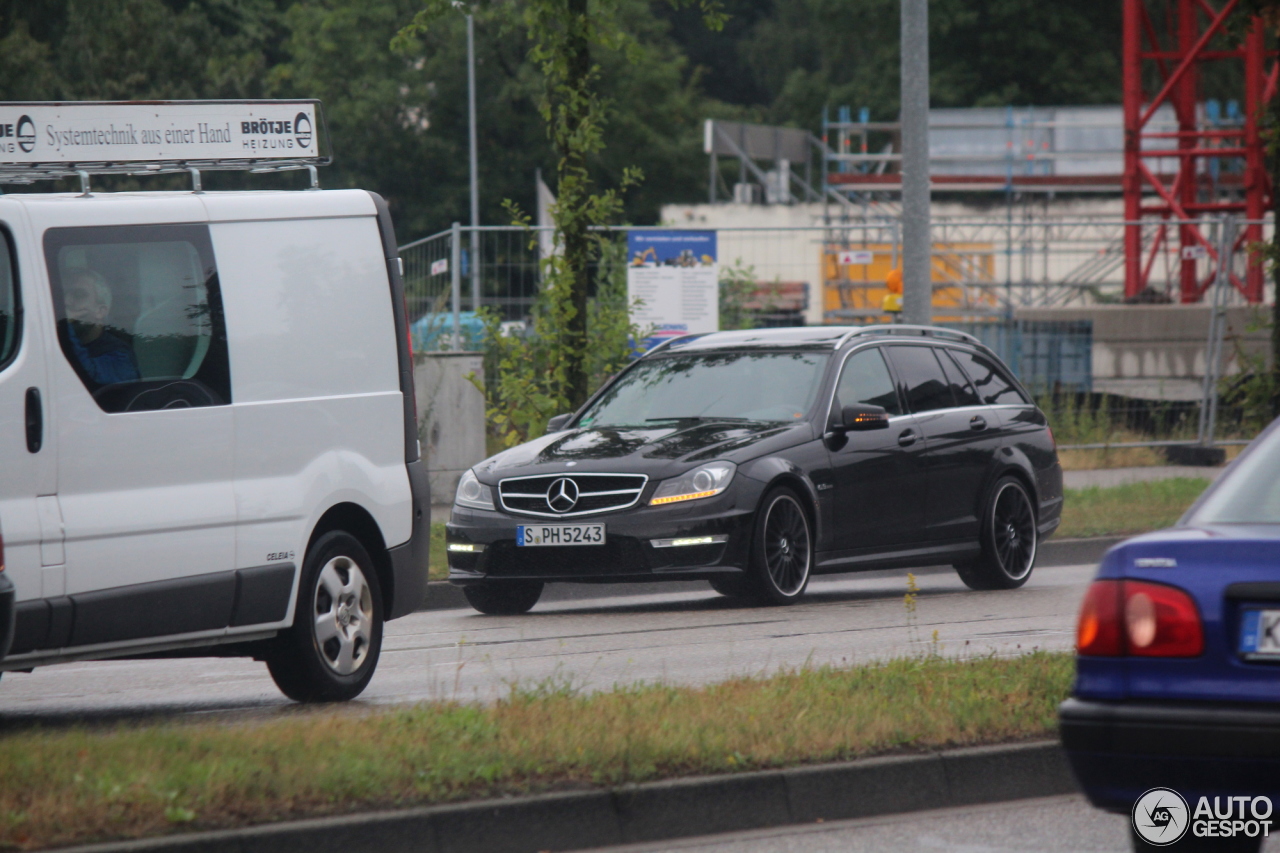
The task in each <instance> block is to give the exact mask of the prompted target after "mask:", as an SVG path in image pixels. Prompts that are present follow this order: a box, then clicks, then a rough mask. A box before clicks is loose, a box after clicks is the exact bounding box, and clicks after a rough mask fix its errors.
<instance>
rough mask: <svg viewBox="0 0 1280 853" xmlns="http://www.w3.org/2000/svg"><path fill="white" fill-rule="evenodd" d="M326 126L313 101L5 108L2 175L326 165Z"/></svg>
mask: <svg viewBox="0 0 1280 853" xmlns="http://www.w3.org/2000/svg"><path fill="white" fill-rule="evenodd" d="M322 125H323V119H322V117H321V115H320V104H319V102H318V101H314V100H298V101H128V102H107V101H79V102H62V103H36V102H0V171H4V172H15V171H21V170H23V169H24V168H31V169H34V170H41V171H44V170H49V171H57V170H58V167H59V166H62V167H63V168H67V167H70V166H73V165H74V166H81V165H87V164H94V165H99V166H104V167H114V168H112V169H111V170H112V171H115V170H124V169H128V168H129V167H130V166H131V165H135V166H136V165H138V164H171V165H176V164H191V165H199V166H200V167H201V168H215V169H216V168H219V167H222V168H227V167H232V168H246V167H251V165H252V163H256V162H262V161H267V162H266V163H264V165H267V164H269V163H270V162H273V161H295V162H309V163H312V164H320V163H325V162H328V158H327V157H326V158H321V156H320V135H321V133H322V131H323V126H322ZM93 171H100V169H94V170H93Z"/></svg>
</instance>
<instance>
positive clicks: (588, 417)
mask: <svg viewBox="0 0 1280 853" xmlns="http://www.w3.org/2000/svg"><path fill="white" fill-rule="evenodd" d="M829 357H830V354H829V353H814V352H717V353H699V354H688V355H671V356H666V357H661V358H653V359H647V360H645V361H642V362H640V363H639V364H637V365H636V366H635V367H633V368H632V369H631V370H629V371H628V372H627V374H626V375H625V376H623V377H622V379H620V380H619V381H618V382H616V383H614V385H613V386H612V387H611V388H609V389H608V390H607V391H606V392H605V393H604V395H603V396H601V397H600V399H599V400H597V401H596V402H595V403H594V404H593V405H592V406H591V408H589V409H588V410H587V411H586V413H585V414H584V415H583V416H582V419H581V420H579V421H578V426H583V427H586V426H596V427H600V426H637V425H642V424H650V425H651V424H653V423H654V422H659V421H676V420H685V419H716V420H720V419H736V420H749V421H797V420H800V419H801V418H803V417H804V416H805V413H806V412H808V411H809V408H810V406H812V405H813V400H814V397H815V396H816V395H817V393H818V385H819V384H820V383H821V382H822V371H823V368H824V367H825V365H826V362H827V359H828V358H829Z"/></svg>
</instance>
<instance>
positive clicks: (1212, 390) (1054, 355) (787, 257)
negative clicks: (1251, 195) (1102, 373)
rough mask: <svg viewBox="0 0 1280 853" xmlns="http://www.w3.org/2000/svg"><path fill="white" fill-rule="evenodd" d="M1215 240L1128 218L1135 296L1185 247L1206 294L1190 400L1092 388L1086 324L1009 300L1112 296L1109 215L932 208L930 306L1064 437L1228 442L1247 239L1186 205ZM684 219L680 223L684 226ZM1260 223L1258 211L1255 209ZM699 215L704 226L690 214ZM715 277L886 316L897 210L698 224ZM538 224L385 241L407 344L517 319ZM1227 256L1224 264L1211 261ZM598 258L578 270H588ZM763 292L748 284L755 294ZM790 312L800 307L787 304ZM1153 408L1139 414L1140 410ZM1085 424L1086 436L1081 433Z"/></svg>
mask: <svg viewBox="0 0 1280 853" xmlns="http://www.w3.org/2000/svg"><path fill="white" fill-rule="evenodd" d="M1195 222H1196V224H1197V225H1198V227H1199V228H1200V230H1201V231H1202V232H1203V233H1205V234H1206V235H1207V236H1208V238H1209V240H1210V242H1211V243H1212V244H1213V248H1214V249H1215V251H1213V252H1209V251H1205V252H1201V253H1197V254H1196V255H1195V256H1194V257H1193V258H1190V259H1188V258H1187V257H1186V256H1185V255H1183V254H1181V253H1180V252H1179V249H1178V247H1177V246H1176V245H1174V241H1172V240H1168V239H1162V235H1165V234H1167V232H1168V231H1169V230H1170V229H1172V228H1173V226H1175V225H1178V224H1180V223H1178V222H1173V221H1169V222H1166V223H1164V224H1159V223H1156V224H1153V223H1151V222H1149V221H1144V222H1143V223H1141V227H1142V229H1143V230H1144V245H1149V246H1150V247H1151V249H1150V251H1149V252H1148V253H1147V255H1146V257H1145V260H1144V264H1145V266H1146V268H1147V269H1148V270H1150V271H1151V276H1150V280H1151V281H1153V282H1156V283H1161V282H1162V286H1163V288H1164V290H1163V291H1160V290H1159V288H1157V289H1156V292H1155V293H1154V294H1147V295H1146V298H1148V299H1154V300H1156V301H1163V300H1164V299H1168V300H1169V301H1176V300H1177V294H1178V292H1179V290H1178V289H1179V287H1180V276H1181V274H1182V271H1183V269H1184V267H1183V264H1184V262H1187V261H1188V260H1191V261H1194V264H1195V267H1196V275H1197V278H1198V280H1200V281H1202V282H1204V283H1205V285H1206V286H1207V291H1206V295H1205V301H1206V302H1208V303H1210V304H1211V305H1213V306H1214V312H1213V320H1212V322H1211V323H1210V332H1209V334H1208V336H1207V338H1206V340H1205V344H1204V346H1205V349H1204V363H1205V365H1207V367H1206V370H1205V376H1204V380H1203V386H1202V393H1201V394H1200V398H1199V399H1198V400H1194V401H1189V400H1184V401H1172V402H1171V401H1148V400H1128V399H1127V398H1123V397H1115V396H1110V397H1108V396H1106V395H1100V394H1098V393H1096V389H1095V388H1094V386H1093V364H1092V350H1093V338H1092V330H1091V328H1090V327H1089V324H1088V323H1087V322H1061V321H1054V322H1045V321H1039V322H1033V321H1030V320H1024V319H1018V318H1016V317H1015V316H1014V315H1015V313H1016V312H1017V310H1018V309H1019V308H1021V307H1024V306H1026V307H1066V306H1073V305H1074V306H1080V305H1088V304H1096V303H1098V302H1119V301H1121V298H1122V296H1123V278H1124V254H1123V237H1124V231H1125V226H1126V225H1128V224H1132V223H1126V222H1124V221H1123V220H1120V219H1114V218H1111V219H1108V218H1103V217H1096V218H1089V217H1082V218H1074V219H1068V218H1056V219H1055V218H1041V219H1034V218H1015V217H1012V216H1000V217H990V218H983V219H975V218H958V217H945V216H940V217H937V218H935V220H934V222H933V230H932V233H933V248H932V259H933V271H932V278H933V289H934V298H933V303H934V319H935V322H938V323H939V324H941V325H948V326H953V327H955V328H958V329H962V330H964V331H967V332H970V333H971V334H974V335H976V336H977V337H978V338H979V339H980V340H983V341H984V342H985V343H987V344H988V345H989V346H991V347H992V349H994V350H995V351H996V352H998V353H999V354H1000V355H1001V356H1002V357H1003V358H1004V359H1005V361H1007V362H1008V363H1009V364H1010V366H1011V367H1012V368H1013V369H1014V370H1015V371H1016V372H1017V373H1018V375H1019V376H1020V377H1021V378H1022V379H1023V381H1024V383H1025V384H1026V385H1027V386H1028V387H1029V388H1033V389H1035V393H1037V394H1038V395H1042V396H1044V398H1045V401H1046V405H1047V406H1048V407H1049V408H1051V409H1052V410H1053V411H1054V412H1055V413H1056V414H1055V418H1056V419H1057V420H1060V421H1061V422H1063V423H1073V424H1076V425H1077V426H1079V425H1080V424H1081V423H1084V421H1083V420H1082V418H1084V416H1085V414H1088V418H1084V420H1087V421H1088V422H1089V424H1090V425H1089V427H1088V428H1087V429H1085V428H1081V429H1074V428H1073V429H1071V430H1064V431H1063V432H1064V435H1063V436H1061V437H1060V440H1061V439H1062V438H1065V437H1066V435H1072V436H1073V437H1075V438H1078V439H1079V440H1073V441H1071V442H1070V444H1069V446H1074V447H1121V446H1131V445H1142V446H1159V445H1160V444H1162V443H1170V442H1174V443H1187V442H1192V443H1205V444H1207V443H1212V442H1215V441H1217V442H1218V443H1223V442H1224V441H1242V440H1244V439H1245V438H1246V437H1247V436H1246V433H1249V431H1250V430H1251V429H1252V427H1250V426H1249V412H1248V411H1247V409H1246V407H1244V406H1242V405H1237V404H1234V403H1230V404H1228V403H1224V402H1223V400H1222V395H1221V394H1220V393H1219V392H1220V390H1221V389H1220V385H1221V384H1222V364H1223V361H1224V350H1225V347H1226V344H1225V343H1224V323H1223V321H1222V311H1223V309H1225V308H1226V307H1227V306H1234V305H1242V304H1244V303H1245V300H1244V298H1243V296H1242V295H1241V293H1240V290H1239V289H1238V287H1237V286H1234V283H1233V280H1239V279H1243V277H1244V271H1245V268H1246V265H1247V264H1248V263H1249V262H1250V261H1249V258H1248V252H1249V250H1250V247H1247V246H1240V245H1239V241H1238V240H1233V238H1234V236H1235V234H1236V233H1237V231H1238V229H1240V228H1242V227H1243V226H1244V225H1245V224H1247V223H1245V222H1244V221H1241V220H1232V219H1229V218H1226V217H1219V218H1209V217H1205V218H1202V219H1198V220H1195ZM699 226H700V223H698V222H692V221H691V222H689V223H687V224H686V225H684V226H683V227H682V228H680V229H672V230H686V229H689V228H698V227H699ZM1263 226H1264V234H1265V236H1267V237H1268V238H1269V237H1270V234H1271V230H1272V224H1271V221H1270V220H1268V221H1267V222H1265V223H1263ZM703 227H705V226H703ZM629 230H663V229H660V228H658V229H655V228H644V229H628V228H601V229H598V230H597V234H598V236H599V237H600V239H601V241H602V243H603V245H604V247H605V248H606V251H609V252H614V253H615V254H614V255H613V257H614V259H615V261H617V260H619V259H625V241H626V234H627V232H628V231H629ZM714 230H715V231H716V234H717V244H718V245H717V256H718V262H719V268H720V271H721V272H720V274H721V281H722V284H723V283H725V282H727V281H729V280H733V279H737V280H744V279H745V280H748V281H753V282H756V283H757V284H758V285H759V286H760V288H761V290H760V293H761V294H763V293H765V292H766V291H768V292H772V293H781V292H784V291H785V292H786V293H787V294H788V298H793V299H794V300H796V301H797V304H796V305H790V306H788V310H787V311H777V310H773V311H770V310H769V309H770V308H771V307H772V308H775V309H776V308H777V306H776V305H775V306H770V305H761V304H755V305H754V307H755V308H756V311H755V313H756V315H757V317H758V322H759V324H760V325H777V324H786V323H791V322H809V323H814V322H819V323H836V324H850V323H853V324H863V323H878V322H892V319H893V315H891V314H887V313H886V312H885V310H884V297H885V295H886V293H887V290H886V281H887V279H888V272H889V270H891V269H894V268H895V267H898V266H899V256H900V252H901V229H900V223H899V222H898V220H897V219H895V218H892V217H886V218H881V219H875V220H873V219H867V220H864V221H840V222H833V223H827V224H818V225H812V226H791V227H729V228H716V229H714ZM552 241H553V234H552V232H551V230H550V229H546V228H543V229H539V228H520V227H511V226H486V227H480V228H470V227H463V226H459V225H455V226H454V227H453V228H451V229H450V230H448V231H443V232H440V233H439V234H434V235H431V236H430V237H426V238H423V239H421V240H415V241H414V242H412V243H409V244H406V245H404V246H402V247H400V256H401V259H402V260H403V262H404V269H405V283H406V293H407V297H408V308H409V315H410V320H411V322H412V323H413V336H414V340H415V346H416V347H417V348H419V349H454V348H456V349H460V348H479V347H480V346H481V345H482V328H481V322H480V320H479V318H478V317H477V316H476V313H475V312H476V311H477V310H478V309H480V308H487V309H492V310H494V311H496V312H497V313H498V314H499V316H500V317H501V319H502V320H503V321H504V322H505V323H508V324H513V325H523V324H524V323H525V322H526V321H527V319H528V316H529V314H530V312H531V310H532V308H533V306H534V303H535V302H536V300H537V295H538V289H539V286H540V281H541V272H540V267H541V260H542V259H543V258H546V257H547V256H548V255H549V254H550V253H551V252H553V251H554V250H555V247H554V245H553V243H552ZM1220 270H1223V271H1229V272H1230V273H1231V275H1230V276H1226V275H1218V273H1219V271H1220ZM597 273H598V269H596V270H593V275H595V274H597ZM762 301H763V302H767V301H768V300H767V299H764V298H763V297H762V298H761V299H757V300H756V302H757V303H760V302H762ZM800 315H804V317H805V319H800ZM1153 413H1155V414H1153ZM1091 438H1097V439H1098V440H1087V439H1091Z"/></svg>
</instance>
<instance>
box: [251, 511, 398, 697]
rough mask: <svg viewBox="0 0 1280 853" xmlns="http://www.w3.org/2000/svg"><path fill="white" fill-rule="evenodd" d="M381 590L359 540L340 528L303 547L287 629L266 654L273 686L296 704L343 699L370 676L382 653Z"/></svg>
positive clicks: (351, 694)
mask: <svg viewBox="0 0 1280 853" xmlns="http://www.w3.org/2000/svg"><path fill="white" fill-rule="evenodd" d="M382 621H383V614H382V590H381V589H380V588H379V586H378V575H377V573H376V572H375V571H374V568H373V560H371V559H370V558H369V553H368V552H367V551H365V549H364V546H363V545H361V544H360V541H359V540H358V539H356V538H355V537H354V536H352V535H351V534H349V533H345V532H343V531H340V530H335V531H331V532H329V533H326V534H324V535H323V536H321V537H320V538H319V539H317V540H316V541H315V543H314V544H313V545H312V546H311V548H310V549H309V550H308V552H307V557H306V560H305V561H304V562H303V567H302V581H301V583H300V584H299V587H298V605H297V608H296V610H295V612H294V617H293V627H292V628H290V629H289V630H288V631H286V632H284V633H283V634H282V635H281V636H280V637H279V638H278V639H277V646H276V648H275V650H274V651H273V653H272V654H270V655H269V656H268V657H267V668H268V670H270V672H271V677H272V678H273V679H275V682H276V685H277V686H278V687H279V688H280V690H281V691H282V692H283V693H284V694H285V695H286V696H288V697H289V698H290V699H294V700H296V701H298V702H344V701H346V700H348V699H354V698H355V697H356V696H359V695H360V693H361V691H363V690H364V688H365V687H366V686H367V685H368V684H369V679H371V678H373V671H374V669H376V668H377V666H378V656H379V654H380V653H381V651H382Z"/></svg>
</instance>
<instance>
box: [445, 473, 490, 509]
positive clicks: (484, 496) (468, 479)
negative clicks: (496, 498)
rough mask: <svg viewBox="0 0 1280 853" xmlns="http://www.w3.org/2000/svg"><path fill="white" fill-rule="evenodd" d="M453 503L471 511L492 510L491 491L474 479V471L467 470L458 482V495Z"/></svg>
mask: <svg viewBox="0 0 1280 853" xmlns="http://www.w3.org/2000/svg"><path fill="white" fill-rule="evenodd" d="M453 502H454V503H455V504H457V505H458V506H466V507H471V508H472V509H493V491H492V490H491V489H490V488H489V487H488V486H486V485H485V484H484V483H482V482H480V480H479V479H477V478H476V474H475V472H474V471H471V470H468V471H467V473H465V474H463V475H462V478H461V479H460V480H458V494H457V495H455V496H454V498H453Z"/></svg>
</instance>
